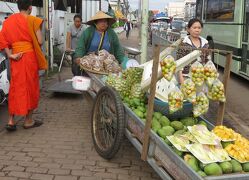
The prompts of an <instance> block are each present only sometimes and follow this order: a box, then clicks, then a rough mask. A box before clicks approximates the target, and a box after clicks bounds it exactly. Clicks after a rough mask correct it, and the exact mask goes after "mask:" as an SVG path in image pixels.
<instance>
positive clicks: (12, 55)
mask: <svg viewBox="0 0 249 180" xmlns="http://www.w3.org/2000/svg"><path fill="white" fill-rule="evenodd" d="M22 54H23V53H22V52H20V53H16V54H10V55H9V58H10V59H13V60H15V61H19V60H20V59H21V57H22Z"/></svg>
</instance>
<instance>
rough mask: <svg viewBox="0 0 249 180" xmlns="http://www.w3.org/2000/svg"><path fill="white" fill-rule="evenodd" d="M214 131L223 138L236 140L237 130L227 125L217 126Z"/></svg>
mask: <svg viewBox="0 0 249 180" xmlns="http://www.w3.org/2000/svg"><path fill="white" fill-rule="evenodd" d="M213 132H214V133H215V134H216V135H217V136H218V137H220V138H221V139H222V140H235V132H234V130H232V129H231V128H227V127H226V126H216V127H215V128H214V129H213Z"/></svg>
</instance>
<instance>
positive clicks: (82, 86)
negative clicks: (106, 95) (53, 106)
mask: <svg viewBox="0 0 249 180" xmlns="http://www.w3.org/2000/svg"><path fill="white" fill-rule="evenodd" d="M72 86H73V89H75V90H79V91H87V90H88V89H89V88H90V86H91V79H90V78H88V77H84V76H74V77H73V78H72Z"/></svg>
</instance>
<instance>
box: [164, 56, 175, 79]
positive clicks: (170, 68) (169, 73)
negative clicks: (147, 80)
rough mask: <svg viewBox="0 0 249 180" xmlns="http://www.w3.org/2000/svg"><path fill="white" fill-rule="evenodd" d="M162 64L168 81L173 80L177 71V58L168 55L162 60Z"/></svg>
mask: <svg viewBox="0 0 249 180" xmlns="http://www.w3.org/2000/svg"><path fill="white" fill-rule="evenodd" d="M160 65H161V69H162V74H163V77H164V78H165V79H167V80H168V81H171V79H172V78H173V75H174V73H175V71H176V62H175V59H174V58H173V57H172V56H170V55H168V56H167V57H166V58H164V59H163V60H161V61H160Z"/></svg>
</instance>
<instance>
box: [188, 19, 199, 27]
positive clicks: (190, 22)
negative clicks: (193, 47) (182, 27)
mask: <svg viewBox="0 0 249 180" xmlns="http://www.w3.org/2000/svg"><path fill="white" fill-rule="evenodd" d="M196 22H198V23H200V24H201V27H202V28H203V23H202V21H201V20H200V19H197V18H193V19H190V20H189V22H188V28H191V26H192V25H193V24H194V23H196Z"/></svg>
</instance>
